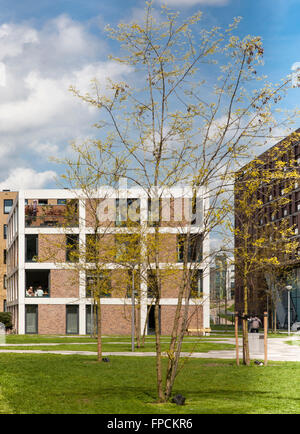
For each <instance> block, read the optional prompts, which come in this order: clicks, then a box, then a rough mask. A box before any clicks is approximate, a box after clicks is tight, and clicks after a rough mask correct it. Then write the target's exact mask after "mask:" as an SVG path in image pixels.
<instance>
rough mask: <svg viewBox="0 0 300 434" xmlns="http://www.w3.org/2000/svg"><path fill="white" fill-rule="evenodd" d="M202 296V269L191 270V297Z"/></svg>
mask: <svg viewBox="0 0 300 434" xmlns="http://www.w3.org/2000/svg"><path fill="white" fill-rule="evenodd" d="M202 296H203V271H202V270H194V271H192V272H191V297H193V298H196V297H202Z"/></svg>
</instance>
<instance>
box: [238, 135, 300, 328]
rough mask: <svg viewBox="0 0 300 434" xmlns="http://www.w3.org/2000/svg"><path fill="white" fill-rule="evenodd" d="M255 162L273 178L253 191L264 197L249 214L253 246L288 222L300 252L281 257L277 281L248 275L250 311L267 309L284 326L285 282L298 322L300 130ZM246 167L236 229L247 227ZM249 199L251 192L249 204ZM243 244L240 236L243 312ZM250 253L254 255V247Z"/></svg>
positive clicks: (263, 274)
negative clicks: (242, 205) (242, 206)
mask: <svg viewBox="0 0 300 434" xmlns="http://www.w3.org/2000/svg"><path fill="white" fill-rule="evenodd" d="M254 161H257V163H255V164H256V166H255V167H256V168H257V169H258V170H259V171H262V172H261V173H263V171H268V173H269V174H272V172H273V173H274V174H275V176H273V179H272V177H271V176H270V182H263V181H261V182H258V184H257V188H256V189H255V190H254V191H253V198H254V201H255V200H256V203H258V201H260V203H261V206H257V207H256V209H255V212H254V213H253V215H252V217H251V218H252V222H251V226H252V229H251V230H250V231H249V234H250V235H251V237H250V238H249V240H250V242H249V245H250V246H251V239H252V240H255V239H258V238H260V236H266V234H270V236H269V240H270V244H271V243H272V240H273V242H274V243H275V239H276V232H277V233H279V230H280V227H281V226H280V225H282V224H283V223H285V225H286V227H289V228H291V230H292V231H291V235H290V239H292V240H295V241H298V244H299V248H298V251H296V252H293V253H292V254H289V255H285V257H284V259H283V260H282V264H283V269H284V272H281V274H279V275H278V276H276V282H275V283H274V281H273V277H272V276H270V272H266V271H258V272H256V273H255V272H253V273H251V274H250V276H249V277H248V285H249V293H248V312H249V313H255V314H262V313H263V312H264V311H266V310H267V311H269V314H270V315H269V317H272V318H275V319H276V320H277V326H280V327H286V326H287V318H288V312H287V309H288V308H287V306H288V292H287V290H286V289H285V288H286V286H287V285H291V286H292V288H293V289H292V291H291V293H290V306H291V320H292V322H295V321H300V260H299V254H300V179H299V178H298V177H297V176H295V173H297V172H298V173H299V167H300V129H298V130H296V131H295V132H294V133H292V134H291V135H289V136H287V137H286V138H285V139H283V140H281V141H280V142H278V143H277V144H276V145H274V146H273V147H271V148H270V149H268V150H267V151H265V152H264V153H263V154H261V155H260V156H258V157H257V158H256V160H253V162H254ZM253 162H252V163H253ZM249 164H251V163H249ZM247 167H249V165H246V166H245V167H244V168H242V169H241V170H240V171H239V173H238V175H237V178H236V191H235V202H236V203H235V227H236V229H237V230H240V229H241V230H243V222H242V217H241V212H240V211H239V202H238V195H239V194H241V193H240V191H241V190H240V187H239V186H242V188H243V184H244V185H246V181H247ZM244 188H246V187H244ZM250 202H251V198H250V197H249V207H250V206H251V204H250ZM239 244H240V240H239V236H238V235H236V236H235V250H236V258H235V262H236V276H235V278H236V281H235V305H236V308H237V310H239V311H240V312H242V311H243V291H244V289H243V275H242V273H241V268H242V267H241V265H242V260H241V258H240V257H239ZM249 254H251V252H250V250H249ZM279 255H280V252H279ZM274 304H275V306H274ZM275 312H276V315H275Z"/></svg>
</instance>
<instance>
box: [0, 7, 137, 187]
mask: <svg viewBox="0 0 300 434" xmlns="http://www.w3.org/2000/svg"><path fill="white" fill-rule="evenodd" d="M89 26H90V24H89V23H88V22H87V23H80V22H77V21H74V20H72V19H71V18H70V17H68V16H67V15H60V16H58V17H56V18H55V19H51V20H49V21H48V22H46V23H45V24H44V25H43V26H42V27H40V28H35V27H34V26H30V25H28V24H22V23H18V24H16V23H9V24H8V23H4V24H2V25H0V92H1V98H0V137H1V142H0V157H1V158H0V171H1V177H0V183H1V182H2V180H3V179H5V181H3V182H5V185H6V188H10V189H12V187H11V186H9V185H7V182H12V183H13V182H14V178H13V177H12V176H11V173H14V172H13V170H14V168H15V167H19V168H20V167H21V168H22V167H28V163H29V162H30V165H31V166H29V167H39V171H40V173H41V174H47V173H48V172H47V168H48V166H49V157H50V156H53V155H54V156H57V155H59V156H60V157H62V156H63V155H64V152H65V151H66V150H67V147H68V144H69V143H70V142H72V141H74V140H76V139H78V138H82V137H86V136H88V135H90V134H91V131H92V125H93V124H94V123H95V122H96V121H97V120H98V113H97V110H95V109H94V108H92V107H91V106H89V105H88V104H85V103H83V102H82V101H81V100H80V99H79V98H76V97H74V96H73V95H72V94H71V93H70V92H69V87H70V85H74V86H76V87H77V88H78V89H79V90H80V91H81V92H82V93H85V92H87V91H88V90H90V88H89V86H90V82H91V80H92V79H94V78H96V79H97V80H98V82H99V83H100V85H101V87H102V89H105V88H104V84H105V80H106V78H108V77H109V78H111V79H112V80H124V79H125V77H126V76H127V75H128V74H129V73H130V72H131V70H130V69H129V68H128V67H127V66H125V65H124V66H122V65H119V64H116V63H115V62H112V61H111V60H106V58H107V56H106V51H105V50H106V43H104V41H103V40H102V39H101V37H98V36H95V35H94V34H92V33H91V32H90V27H89ZM44 171H45V172H44ZM26 173H27V172H26ZM24 176H25V172H24ZM40 179H41V180H43V179H44V175H43V176H42V175H40ZM45 179H50V178H48V177H47V176H46V178H45ZM43 182H44V181H43ZM45 182H46V181H45ZM44 185H46V184H44ZM4 188H5V187H4Z"/></svg>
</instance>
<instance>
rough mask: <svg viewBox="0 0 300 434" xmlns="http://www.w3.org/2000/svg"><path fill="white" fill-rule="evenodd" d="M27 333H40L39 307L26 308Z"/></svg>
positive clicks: (29, 306) (28, 306)
mask: <svg viewBox="0 0 300 434" xmlns="http://www.w3.org/2000/svg"><path fill="white" fill-rule="evenodd" d="M25 333H29V334H33V333H34V334H36V333H38V306H37V305H27V306H25Z"/></svg>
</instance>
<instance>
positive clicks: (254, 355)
mask: <svg viewBox="0 0 300 434" xmlns="http://www.w3.org/2000/svg"><path fill="white" fill-rule="evenodd" d="M287 341H292V342H294V343H295V344H294V345H288V344H287V343H286V342H287ZM214 342H215V343H227V344H233V345H234V344H235V339H234V338H223V339H220V340H218V341H214ZM73 344H74V345H76V344H77V343H73ZM52 345H58V344H55V343H49V344H45V343H44V344H40V343H38V344H2V346H6V347H8V346H9V347H11V349H3V350H2V349H1V345H0V354H1V353H26V354H27V353H28V354H62V355H74V354H77V355H85V356H95V355H97V353H96V352H95V351H76V350H74V351H64V350H63V349H62V350H55V351H51V350H47V351H41V350H38V349H36V350H26V349H25V348H24V350H23V349H22V350H20V349H19V350H15V349H13V347H20V346H24V347H26V346H30V347H33V346H36V347H38V346H52ZM60 345H64V344H60ZM67 345H70V344H69V343H68V344H67ZM241 345H242V340H241V339H239V347H240V358H241V359H242V348H241ZM107 356H129V357H153V356H155V353H154V352H142V351H136V352H131V351H122V352H121V351H113V352H103V357H107ZM181 356H182V357H193V358H205V359H235V350H222V351H214V350H213V351H208V352H207V353H192V354H190V353H187V352H183V353H181ZM250 357H251V359H253V360H255V359H258V360H262V359H264V352H263V348H256V351H255V350H254V351H252V352H251V348H250ZM268 361H282V362H300V336H295V335H294V336H291V337H285V338H270V339H268Z"/></svg>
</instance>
